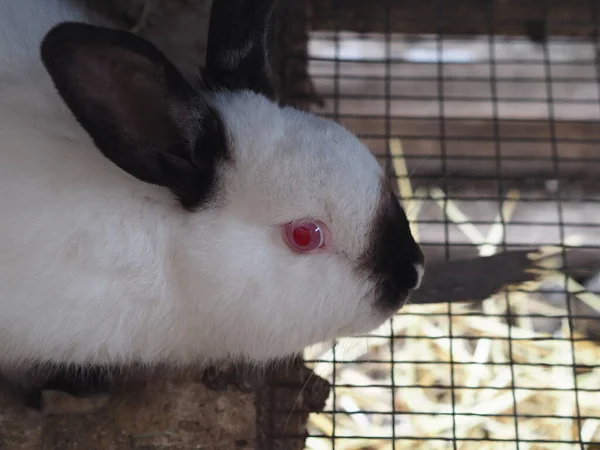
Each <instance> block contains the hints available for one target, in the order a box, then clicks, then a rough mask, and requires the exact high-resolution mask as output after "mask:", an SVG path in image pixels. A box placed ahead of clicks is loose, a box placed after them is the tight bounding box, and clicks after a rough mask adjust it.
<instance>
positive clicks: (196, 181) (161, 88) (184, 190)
mask: <svg viewBox="0 0 600 450" xmlns="http://www.w3.org/2000/svg"><path fill="white" fill-rule="evenodd" d="M41 57H42V61H43V63H44V65H45V66H46V69H47V70H48V72H49V74H50V76H51V78H52V80H53V82H54V85H55V86H56V89H57V90H58V92H59V94H60V95H61V96H62V98H63V100H64V101H65V103H66V105H67V106H68V107H69V108H70V110H71V111H72V112H73V114H74V115H75V117H76V118H77V120H78V121H79V123H80V124H81V125H82V126H83V128H84V129H85V130H86V131H87V132H88V133H89V135H90V136H91V137H92V139H93V140H94V142H95V144H96V146H97V147H98V148H99V149H100V151H101V152H102V153H103V154H104V155H105V156H106V157H107V158H108V159H110V160H111V161H112V162H114V163H115V164H116V165H118V166H119V167H120V168H122V169H123V170H125V171H127V172H128V173H130V174H131V175H133V176H135V177H137V178H138V179H140V180H142V181H145V182H148V183H153V184H158V185H161V186H166V187H168V188H169V189H171V190H172V191H173V193H174V194H175V195H176V196H177V197H178V198H179V199H180V201H181V203H182V204H183V205H184V206H185V207H187V208H194V207H197V206H199V205H200V204H201V203H202V202H204V201H205V200H206V199H207V198H208V197H209V196H210V195H211V193H212V189H213V188H214V184H215V172H216V165H217V164H218V162H219V160H222V159H223V158H226V157H227V145H226V138H225V132H224V128H223V124H222V122H221V120H220V118H219V116H218V114H217V113H216V112H215V111H214V110H213V109H211V108H210V107H209V106H208V105H206V104H203V103H201V102H200V100H199V98H198V97H197V95H196V93H195V92H194V91H193V90H192V88H191V86H189V85H188V83H187V82H186V81H185V79H184V78H183V76H182V75H181V74H180V73H179V72H178V70H177V69H176V68H175V67H174V66H173V64H171V63H170V62H169V61H168V60H167V58H166V57H165V56H164V55H163V54H162V53H161V52H160V51H159V50H157V49H156V48H155V47H154V46H153V45H152V44H150V43H149V42H147V41H145V40H143V39H141V38H139V37H136V36H134V35H133V34H131V33H128V32H125V31H118V30H112V29H108V28H103V27H97V26H92V25H85V24H78V23H63V24H61V25H58V26H56V27H55V28H53V29H52V30H51V31H50V32H49V33H48V34H47V35H46V37H45V38H44V41H43V43H42V46H41Z"/></svg>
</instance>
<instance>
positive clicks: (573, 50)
mask: <svg viewBox="0 0 600 450" xmlns="http://www.w3.org/2000/svg"><path fill="white" fill-rule="evenodd" d="M387 3H388V4H387V7H388V13H387V14H386V17H387V18H388V19H387V22H386V25H385V27H384V28H385V32H384V33H382V34H361V35H358V34H355V33H348V32H344V31H343V30H342V29H341V26H342V25H341V24H340V25H339V26H338V27H337V29H336V30H335V31H334V32H331V33H325V32H315V33H312V35H311V42H310V55H309V61H308V65H309V72H310V76H311V78H312V80H313V82H314V83H315V86H316V89H317V91H318V92H319V94H320V95H321V96H322V97H323V99H324V101H325V105H324V107H323V108H316V109H315V111H316V112H318V113H319V114H322V115H323V116H325V117H329V118H333V119H335V120H337V121H339V122H341V123H342V124H344V125H346V126H347V127H348V128H350V129H351V130H352V131H354V132H356V133H358V134H359V136H360V137H361V138H362V139H363V140H364V142H365V143H366V144H367V145H368V146H369V147H370V148H371V149H372V151H373V152H374V153H375V154H376V156H377V157H378V158H380V160H381V161H382V164H384V165H385V164H387V165H390V161H391V158H392V156H391V155H390V148H389V145H390V144H389V143H390V140H391V139H393V138H397V139H399V140H400V142H401V143H402V147H403V157H404V158H405V160H406V162H407V166H408V169H409V172H410V173H411V177H410V178H411V180H412V183H413V187H414V188H417V189H418V188H422V189H423V190H427V189H429V194H428V195H425V196H424V197H419V198H417V199H416V200H418V201H419V202H420V203H421V205H422V206H421V209H420V210H421V214H420V215H419V217H418V220H417V224H418V229H419V233H420V239H421V244H422V246H423V247H424V250H425V252H426V255H427V258H428V261H429V262H430V263H433V262H435V261H443V260H451V259H455V258H461V257H467V256H476V255H477V254H478V253H479V254H482V252H481V250H482V243H481V242H479V243H478V244H477V243H473V242H472V241H470V240H469V239H468V238H467V237H466V236H465V234H464V232H463V231H461V229H460V227H459V226H458V225H457V224H456V223H454V222H452V220H451V219H450V217H449V214H448V209H449V207H450V201H452V202H453V203H454V204H456V205H459V207H460V208H461V209H462V210H463V211H464V212H465V213H466V214H467V215H468V216H469V223H470V224H471V225H472V226H473V227H475V228H478V229H481V230H482V233H483V230H485V229H486V228H487V229H489V228H490V227H492V226H494V223H495V221H494V218H495V216H497V215H499V222H500V224H501V225H502V229H503V234H502V236H501V239H500V240H499V241H497V242H495V243H494V245H495V246H496V247H497V249H498V251H506V250H511V249H517V248H523V247H525V248H532V247H537V246H542V245H554V246H556V245H559V246H562V247H563V248H566V247H568V246H569V245H572V244H573V243H576V245H577V246H579V247H580V248H585V249H589V250H590V251H592V252H596V251H598V249H599V248H600V178H599V177H598V174H599V173H600V153H599V152H598V151H597V149H596V147H597V146H598V144H599V143H600V128H599V127H598V124H599V121H600V66H599V63H598V50H597V47H596V43H595V42H594V39H588V40H582V39H566V38H552V39H549V40H548V41H547V42H545V43H542V44H539V43H534V42H531V41H530V40H529V39H527V38H525V37H523V38H510V39H509V38H500V37H497V36H494V35H492V34H490V35H487V36H477V37H476V38H471V39H467V40H460V39H456V38H452V37H447V36H444V35H442V34H438V35H433V36H407V35H404V36H401V35H394V34H392V33H391V26H390V25H391V24H390V21H391V20H393V19H392V18H393V13H392V8H391V4H392V2H391V0H389V1H388V2H387ZM580 6H581V5H580ZM317 7H318V3H317ZM337 7H339V8H343V4H342V2H338V5H337ZM588 7H589V8H590V15H591V17H597V11H596V10H595V8H596V6H595V3H594V2H593V1H591V2H590V3H589V4H588ZM489 20H490V29H492V25H493V23H494V17H493V14H491V15H490V18H489ZM303 95H304V92H298V93H297V96H298V98H300V97H302V96H303ZM432 187H436V188H439V189H441V191H442V192H443V193H444V195H445V196H444V197H443V198H440V197H432V196H431V188H432ZM514 189H518V190H519V192H520V198H519V203H518V206H517V209H516V211H515V214H513V216H512V217H511V218H510V219H509V218H507V217H505V213H504V212H503V211H504V209H503V205H504V204H505V202H506V201H507V200H508V198H509V195H510V192H511V190H513V191H514ZM439 204H441V207H440V206H439ZM463 229H464V228H463ZM476 244H477V245H476ZM483 244H485V242H484V243H483ZM488 244H489V242H488ZM553 293H554V294H556V291H554V292H553ZM505 297H506V310H507V312H506V313H503V314H498V315H497V316H498V320H499V321H501V320H506V319H507V317H508V319H509V320H510V321H514V319H515V317H516V315H517V314H516V313H515V314H513V313H512V311H511V303H509V294H506V296H505ZM565 297H566V294H565ZM565 303H566V309H567V313H568V314H563V316H557V317H555V319H560V318H561V317H566V318H567V320H568V332H567V335H566V336H563V337H558V336H554V337H552V338H550V339H552V340H553V342H554V343H555V344H556V345H562V344H564V356H565V357H564V358H563V359H562V360H559V361H554V362H552V363H550V364H549V363H548V362H547V361H541V360H538V361H536V360H535V359H533V357H532V360H531V361H527V362H523V361H519V362H515V358H514V357H513V356H514V355H513V346H514V345H515V343H516V342H519V341H530V342H535V341H537V340H540V339H548V338H539V337H522V336H515V335H513V328H511V327H508V328H507V334H506V336H491V335H490V336H486V338H487V339H489V340H491V341H501V342H505V343H506V344H507V346H508V351H507V358H506V360H505V361H494V362H492V361H486V362H485V363H483V364H484V365H485V366H489V367H492V366H497V367H500V366H501V367H506V368H508V369H510V383H509V384H508V386H506V387H493V386H490V387H483V386H477V387H473V386H466V385H460V384H459V383H457V382H456V381H455V375H456V372H457V371H459V370H463V369H464V368H466V367H471V366H473V367H474V366H475V364H473V363H472V362H465V361H460V360H455V358H454V346H455V345H458V344H457V343H461V345H463V344H464V343H466V342H471V343H473V344H476V341H478V340H479V339H481V337H480V338H476V337H473V336H466V335H461V334H457V333H456V332H455V331H454V325H453V324H455V323H456V320H457V319H458V318H460V317H461V316H464V315H473V313H472V312H470V313H468V314H465V313H464V312H462V313H461V312H457V311H456V309H455V308H454V307H453V305H448V307H447V308H446V311H444V312H442V313H439V312H438V313H436V314H431V315H430V317H431V318H432V319H433V318H435V317H438V318H442V319H443V320H442V322H440V323H444V324H445V329H444V330H443V333H442V334H441V335H438V336H431V335H426V334H413V335H411V334H407V333H404V334H402V335H396V336H392V335H385V334H384V335H380V336H379V337H381V338H385V339H387V341H388V346H389V350H390V351H389V353H390V354H391V355H397V352H396V351H395V346H398V345H400V344H399V342H406V341H407V340H413V341H418V340H421V341H422V340H432V339H438V340H446V342H447V344H448V351H449V354H450V358H449V359H447V360H420V359H413V360H411V359H399V358H396V357H391V358H390V359H388V360H383V361H382V360H373V359H368V358H362V359H360V360H358V361H357V360H345V359H344V356H343V355H344V351H343V349H342V350H340V349H338V348H335V347H334V349H333V351H332V353H331V355H330V356H331V358H330V359H328V360H321V361H319V360H316V361H308V363H314V364H316V366H320V367H323V365H329V366H330V370H329V374H330V381H332V382H333V384H334V385H335V389H334V390H333V393H332V398H331V402H330V405H331V406H330V409H328V410H326V411H324V413H323V415H326V416H328V417H329V419H330V423H331V429H330V430H329V433H318V432H315V431H314V429H311V432H310V438H311V442H312V445H314V447H311V448H332V449H341V448H344V449H351V448H386V449H403V448H413V446H416V445H423V442H424V441H426V442H427V445H426V446H425V447H419V448H432V449H433V448H436V449H438V448H449V449H450V448H451V449H458V448H463V449H464V448H479V446H481V445H483V444H486V445H489V446H490V447H489V448H498V449H509V448H515V449H526V448H527V449H554V448H556V449H558V448H561V449H562V448H573V449H581V450H584V449H588V450H589V449H593V448H600V443H598V440H599V439H600V434H598V433H592V434H590V435H589V436H587V437H586V436H583V435H582V434H583V431H582V430H583V429H584V425H585V423H588V424H589V423H593V421H594V420H598V421H600V415H590V414H586V413H582V410H581V407H580V402H581V398H582V396H590V395H597V393H598V391H600V362H599V363H598V364H590V363H589V362H585V363H582V362H580V361H577V358H576V356H575V355H576V352H575V346H576V343H577V342H581V341H583V340H587V339H589V337H588V336H584V337H578V336H575V334H574V318H578V319H591V320H593V321H596V322H598V321H599V319H598V317H597V316H590V315H575V314H574V312H573V311H572V310H571V308H572V306H571V301H565ZM413 314H414V316H415V318H416V317H418V316H419V314H417V313H410V312H403V313H402V316H403V317H407V316H409V317H410V316H411V315H413ZM475 314H477V313H475ZM486 316H487V317H488V318H489V317H490V314H487V315H486ZM491 316H494V315H493V314H492V315H491ZM528 317H529V318H531V319H535V320H542V319H544V317H546V316H545V315H544V314H529V316H528ZM394 320H398V319H392V322H393V321H394ZM390 327H392V328H393V323H392V324H390ZM368 339H373V336H370V337H369V338H368ZM364 340H365V338H364V337H358V338H356V341H357V342H359V341H364ZM347 342H348V341H347ZM559 342H560V343H561V344H559ZM347 364H352V365H353V367H358V366H360V365H368V364H373V365H375V366H377V365H381V364H386V365H387V367H389V368H390V376H389V380H390V381H391V383H386V384H381V385H377V384H370V385H355V384H352V383H347V382H346V383H345V382H344V381H342V380H340V379H339V376H338V375H339V371H340V370H341V369H340V368H341V367H344V365H347ZM407 365H415V366H417V367H419V368H423V367H426V366H432V365H435V366H438V367H440V368H441V369H440V370H445V371H448V374H449V376H448V380H449V382H445V383H440V382H435V381H430V382H428V383H419V382H417V383H414V384H412V385H401V384H398V383H397V381H396V379H395V373H396V370H395V367H397V366H407ZM527 366H536V367H548V366H552V367H555V368H560V367H562V368H564V369H566V370H568V371H569V373H570V374H571V375H570V376H571V380H572V386H571V387H570V388H566V389H565V387H564V386H563V387H557V386H555V385H552V384H548V383H545V382H543V381H542V380H540V381H539V383H538V384H537V385H535V384H531V383H530V384H529V385H526V384H523V383H522V382H521V380H519V374H518V372H519V368H522V367H527ZM473 370H475V369H473ZM582 370H585V371H595V372H596V374H597V375H598V380H597V384H596V385H595V386H594V385H592V386H591V387H589V386H588V387H581V386H578V375H579V373H580V372H581V371H582ZM563 373H566V372H563ZM369 388H374V389H389V390H390V402H389V407H388V408H387V409H381V408H379V409H376V410H372V411H370V410H368V409H367V408H364V407H363V408H356V409H354V410H352V409H351V408H350V409H349V408H348V406H347V405H344V404H343V402H341V401H340V398H339V395H340V394H339V390H340V389H346V390H348V389H357V390H358V389H361V390H365V389H369ZM422 388H425V389H429V390H435V391H436V392H437V393H438V395H439V397H440V398H442V397H443V398H444V399H445V401H448V399H450V402H451V404H452V406H453V408H452V410H451V411H449V412H447V413H443V414H446V415H447V416H448V417H450V418H451V423H450V426H449V427H448V429H445V430H443V431H441V432H440V433H439V434H438V435H436V436H425V437H424V436H420V435H407V434H405V432H403V431H402V429H401V428H402V426H401V419H400V420H398V417H399V416H401V417H402V416H404V417H406V416H408V415H421V416H424V417H427V416H430V417H431V418H432V420H433V418H434V417H439V415H440V414H442V413H439V412H436V414H433V413H432V412H431V411H427V410H422V411H414V410H413V411H407V410H405V409H403V408H399V407H398V401H397V398H398V397H399V396H402V395H403V394H405V393H407V392H409V391H410V390H411V389H422ZM466 390H474V391H484V390H506V391H508V392H510V393H511V395H512V405H510V406H508V407H506V408H505V409H504V410H503V411H502V412H499V413H496V414H492V413H485V412H483V413H482V412H468V411H461V412H460V413H458V412H456V410H455V408H454V406H455V405H456V398H457V396H458V395H462V393H463V392H465V391H466ZM523 391H530V392H551V391H561V392H562V393H563V394H566V395H570V396H571V397H572V398H571V399H570V400H568V401H570V402H571V403H572V404H573V411H572V413H570V414H560V415H557V414H552V413H547V412H546V411H535V412H531V411H520V409H519V404H518V401H517V396H518V393H519V392H523ZM563 398H566V397H563ZM598 401H599V402H600V398H599V399H598ZM474 409H475V408H474ZM361 414H362V415H367V416H369V417H375V416H378V415H381V416H384V415H385V416H392V419H391V420H390V425H389V429H388V433H387V434H386V435H383V436H377V435H375V436H373V435H366V434H365V435H360V434H355V435H350V434H347V433H341V432H340V431H339V429H338V428H339V425H338V422H339V417H340V416H341V415H345V416H352V415H361ZM473 416H485V417H488V418H494V417H495V418H505V419H507V420H509V421H510V422H505V423H510V424H511V425H510V426H511V427H512V429H513V433H512V437H511V438H510V439H506V438H504V439H497V438H494V437H493V434H494V433H492V432H490V433H489V435H482V436H477V437H476V438H474V437H469V436H466V435H465V433H463V432H462V431H461V427H460V425H461V423H462V422H464V421H465V420H468V418H469V417H473ZM531 420H536V421H541V422H544V421H546V422H548V423H550V424H554V425H555V426H557V427H561V426H564V423H563V422H565V421H568V423H569V424H570V425H573V424H574V425H575V426H574V427H572V430H574V432H573V433H571V434H570V435H566V436H564V437H563V438H561V439H546V438H544V436H537V437H534V438H532V437H531V436H529V437H528V436H523V433H522V429H523V428H524V426H525V425H524V424H525V423H527V421H531ZM399 423H400V425H399ZM588 434H589V433H588ZM369 440H371V441H372V444H369ZM352 441H357V442H358V441H360V442H361V444H360V446H358V444H356V445H357V446H356V447H353V446H352ZM594 442H596V445H597V446H598V447H594V446H593V445H594V444H593V443H594Z"/></svg>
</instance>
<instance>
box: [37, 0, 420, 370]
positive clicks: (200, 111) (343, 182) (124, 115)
mask: <svg viewBox="0 0 600 450" xmlns="http://www.w3.org/2000/svg"><path fill="white" fill-rule="evenodd" d="M272 11H273V2H270V1H254V2H236V1H229V2H228V1H221V2H215V3H214V5H213V11H212V15H211V22H210V28H209V40H208V49H207V58H206V66H205V67H204V68H203V69H202V72H201V80H200V84H201V86H200V88H198V87H194V86H191V85H190V84H189V83H188V82H186V80H185V79H184V77H183V76H182V75H181V74H180V73H179V72H178V70H177V69H176V68H175V66H174V65H173V64H172V63H171V62H169V60H168V59H167V58H166V56H165V55H163V54H162V53H161V52H160V51H159V50H157V49H156V48H155V47H154V46H153V45H151V44H150V43H148V42H147V41H145V40H143V39H141V38H139V37H136V36H134V35H132V34H130V33H128V32H124V31H119V30H114V29H108V28H103V27H98V26H93V25H85V24H77V23H63V24H60V25H58V26H56V27H55V28H53V29H52V30H51V31H50V32H49V33H48V34H47V35H46V38H45V39H44V41H43V44H42V48H41V55H42V60H43V62H44V65H45V67H46V69H47V71H48V73H49V74H50V76H51V78H52V80H53V83H54V86H55V87H56V89H57V91H58V92H59V94H60V96H61V97H62V99H63V100H64V102H65V103H66V105H67V106H68V108H69V109H70V111H71V112H72V113H73V115H74V116H75V118H76V119H77V121H78V122H79V123H80V124H81V126H82V127H83V129H85V131H86V132H87V133H88V134H89V136H90V137H91V138H92V140H93V141H94V143H95V145H96V147H97V148H98V149H99V151H100V152H102V153H103V154H104V156H105V157H106V158H108V159H109V160H110V161H112V162H113V163H114V164H115V165H116V166H118V167H119V168H120V169H122V171H123V177H132V178H131V179H132V182H135V183H150V184H153V185H158V186H162V187H164V189H165V190H169V191H170V192H172V194H173V198H174V199H176V200H177V202H178V203H177V207H176V208H172V207H167V206H165V215H168V216H169V217H170V218H171V219H172V220H171V219H170V222H169V224H170V225H169V226H171V227H173V228H175V229H174V231H172V233H171V236H172V238H171V239H170V241H169V245H170V248H171V249H172V251H171V253H170V254H171V255H172V257H171V258H170V260H169V261H165V262H164V265H165V266H168V272H169V274H170V275H169V276H170V278H169V279H170V280H171V281H172V283H174V284H176V285H177V287H176V289H175V291H176V292H177V294H176V295H175V294H174V297H173V298H168V299H164V301H165V302H172V305H173V306H172V308H173V309H177V308H178V311H179V315H178V316H177V317H178V318H179V319H178V321H177V322H176V323H173V324H172V328H173V331H172V332H171V333H170V334H169V336H170V337H169V338H167V337H165V338H164V339H171V338H173V336H178V337H177V339H175V338H173V339H175V340H176V341H177V342H176V346H177V348H178V349H179V350H173V352H175V353H177V352H179V353H178V354H179V355H193V354H194V352H195V351H196V350H192V349H198V348H202V350H198V353H202V354H203V355H205V356H207V357H215V358H216V357H219V356H220V357H236V358H248V359H251V360H253V361H257V360H258V361H262V360H269V359H272V358H277V357H281V356H285V355H288V354H291V353H294V352H298V351H301V350H302V348H304V347H305V346H307V345H310V344H313V343H316V342H319V341H323V340H328V339H332V338H335V337H339V336H345V335H352V334H357V333H362V332H367V331H369V330H370V329H373V328H375V327H376V326H378V325H379V324H381V323H382V322H383V321H384V320H386V319H387V318H389V317H390V316H391V315H392V314H393V313H394V312H396V311H397V310H398V309H399V308H400V307H401V306H402V304H403V302H404V301H405V300H406V298H407V296H408V294H409V291H410V290H411V289H414V288H416V287H418V285H419V283H420V280H421V277H422V275H423V267H424V266H423V265H424V258H423V254H422V252H421V250H420V248H419V246H418V244H417V243H416V242H415V240H414V238H413V236H412V235H411V231H410V228H409V224H408V221H407V218H406V215H405V213H404V211H403V209H402V207H401V206H400V204H399V202H398V200H397V198H396V197H395V196H394V195H393V193H392V191H391V189H390V187H389V186H388V185H387V184H386V179H385V177H384V173H383V171H382V169H381V167H380V165H379V163H378V162H377V161H376V159H375V158H374V156H373V155H372V154H371V153H370V152H369V150H368V149H367V148H366V147H365V146H364V145H363V144H362V143H361V142H360V140H359V139H358V138H357V137H355V136H354V135H353V134H352V133H350V132H349V131H347V130H346V129H345V128H343V127H342V126H340V125H338V124H336V123H335V122H333V121H329V120H326V119H323V118H320V117H317V116H316V115H313V114H310V113H307V112H302V111H300V110H297V109H294V108H291V107H282V106H280V105H278V104H277V102H275V101H274V88H273V83H272V81H271V80H272V76H271V69H270V66H269V54H270V53H269V52H270V47H269V45H270V42H271V41H272V38H271V36H272V24H271V22H272V21H271V15H272ZM136 179H137V180H136ZM125 220H126V218H125ZM172 292H173V291H172ZM140 314H142V313H141V312H140ZM165 346H166V347H167V346H168V345H167V344H166V343H165ZM186 357H187V356H186ZM180 358H184V356H180Z"/></svg>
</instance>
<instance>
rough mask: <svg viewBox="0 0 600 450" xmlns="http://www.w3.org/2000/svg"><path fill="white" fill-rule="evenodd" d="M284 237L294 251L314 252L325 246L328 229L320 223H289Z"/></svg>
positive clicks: (284, 228)
mask: <svg viewBox="0 0 600 450" xmlns="http://www.w3.org/2000/svg"><path fill="white" fill-rule="evenodd" d="M283 230H284V232H283V237H284V240H285V242H286V244H287V245H288V246H290V247H291V248H292V250H296V251H298V252H303V253H306V252H312V251H314V250H317V249H318V248H322V247H324V246H325V238H326V234H327V228H326V226H325V224H324V223H323V222H320V221H314V222H312V221H310V222H309V221H306V222H299V223H294V222H292V223H287V224H285V225H284V227H283Z"/></svg>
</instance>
